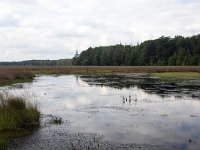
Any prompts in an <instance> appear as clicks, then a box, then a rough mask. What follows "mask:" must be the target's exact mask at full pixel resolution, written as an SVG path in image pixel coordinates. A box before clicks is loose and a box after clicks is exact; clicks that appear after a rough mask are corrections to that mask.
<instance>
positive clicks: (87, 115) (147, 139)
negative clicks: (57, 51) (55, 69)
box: [3, 74, 200, 150]
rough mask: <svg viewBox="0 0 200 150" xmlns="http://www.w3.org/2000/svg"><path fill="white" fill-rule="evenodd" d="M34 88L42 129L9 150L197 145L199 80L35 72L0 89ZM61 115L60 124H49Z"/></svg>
mask: <svg viewBox="0 0 200 150" xmlns="http://www.w3.org/2000/svg"><path fill="white" fill-rule="evenodd" d="M3 89H8V90H11V91H13V92H16V93H18V92H24V90H27V91H31V92H34V93H35V94H36V95H37V97H36V99H37V101H38V103H39V105H40V110H41V112H42V118H41V128H40V129H38V130H36V131H35V132H34V133H33V134H32V135H30V136H27V137H23V138H18V139H15V140H14V141H13V143H12V144H11V145H10V148H9V149H31V150H32V149H47V148H49V149H181V150H189V149H191V150H193V149H199V148H200V81H199V80H195V79H190V80H180V81H163V80H160V79H157V78H150V77H148V76H147V75H143V74H130V75H106V76H80V75H64V76H38V77H36V78H35V80H34V81H33V82H32V83H24V84H16V85H13V86H7V87H3ZM56 116H57V117H61V118H62V120H63V123H62V124H59V125H56V124H53V123H51V120H52V118H55V117H56Z"/></svg>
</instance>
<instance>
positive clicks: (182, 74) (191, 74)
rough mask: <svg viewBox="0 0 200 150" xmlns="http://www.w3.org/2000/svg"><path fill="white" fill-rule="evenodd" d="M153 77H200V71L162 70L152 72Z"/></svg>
mask: <svg viewBox="0 0 200 150" xmlns="http://www.w3.org/2000/svg"><path fill="white" fill-rule="evenodd" d="M150 75H151V76H153V77H159V78H161V79H183V78H195V79H199V78H200V73H198V72H162V73H151V74H150Z"/></svg>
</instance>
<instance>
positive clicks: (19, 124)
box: [0, 92, 40, 149]
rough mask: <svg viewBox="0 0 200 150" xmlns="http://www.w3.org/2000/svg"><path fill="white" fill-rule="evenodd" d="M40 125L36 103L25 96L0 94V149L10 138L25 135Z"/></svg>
mask: <svg viewBox="0 0 200 150" xmlns="http://www.w3.org/2000/svg"><path fill="white" fill-rule="evenodd" d="M39 123H40V112H39V110H38V108H37V103H35V104H34V103H33V102H31V101H30V99H28V98H27V95H26V96H16V95H13V94H11V93H8V92H0V138H1V139H0V149H1V147H3V146H5V144H6V141H7V140H9V139H10V138H14V137H18V136H21V135H26V134H29V133H30V132H31V130H33V129H34V128H36V127H38V126H39Z"/></svg>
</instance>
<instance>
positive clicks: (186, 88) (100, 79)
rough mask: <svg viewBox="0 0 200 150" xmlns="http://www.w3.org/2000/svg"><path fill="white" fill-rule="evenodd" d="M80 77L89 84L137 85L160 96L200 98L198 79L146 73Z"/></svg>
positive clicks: (120, 86) (110, 85)
mask: <svg viewBox="0 0 200 150" xmlns="http://www.w3.org/2000/svg"><path fill="white" fill-rule="evenodd" d="M81 79H82V80H83V81H85V82H87V83H88V84H89V85H97V86H109V87H113V88H118V89H122V88H130V87H139V88H141V89H144V90H145V91H146V92H147V93H156V94H158V95H161V96H165V95H166V96H167V95H169V94H174V95H175V96H188V97H192V98H200V81H199V79H180V80H177V79H174V80H163V79H161V78H158V77H152V76H150V75H148V74H115V75H114V74H112V75H83V76H81Z"/></svg>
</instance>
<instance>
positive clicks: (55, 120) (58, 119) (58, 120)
mask: <svg viewBox="0 0 200 150" xmlns="http://www.w3.org/2000/svg"><path fill="white" fill-rule="evenodd" d="M50 123H52V124H62V123H63V120H62V118H61V117H52V119H51V120H50Z"/></svg>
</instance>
